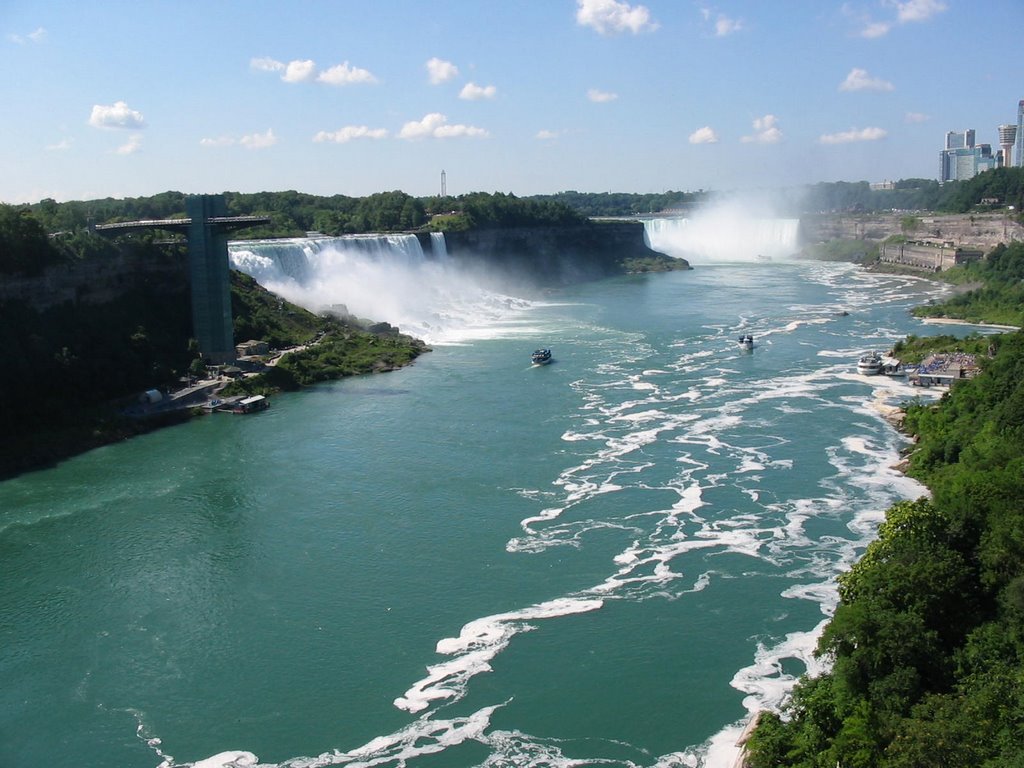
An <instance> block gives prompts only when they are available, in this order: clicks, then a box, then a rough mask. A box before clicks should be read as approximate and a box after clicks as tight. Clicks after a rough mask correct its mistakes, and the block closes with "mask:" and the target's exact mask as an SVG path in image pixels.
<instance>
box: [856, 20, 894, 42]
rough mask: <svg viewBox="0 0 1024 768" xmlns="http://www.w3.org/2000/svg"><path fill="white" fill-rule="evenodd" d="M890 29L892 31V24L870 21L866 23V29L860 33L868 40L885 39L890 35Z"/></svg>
mask: <svg viewBox="0 0 1024 768" xmlns="http://www.w3.org/2000/svg"><path fill="white" fill-rule="evenodd" d="M890 29H892V24H890V23H889V22H887V21H868V22H867V23H865V25H864V29H862V30H861V31H860V36H861V37H866V38H868V39H872V38H876V37H885V36H886V35H887V34H889V30H890Z"/></svg>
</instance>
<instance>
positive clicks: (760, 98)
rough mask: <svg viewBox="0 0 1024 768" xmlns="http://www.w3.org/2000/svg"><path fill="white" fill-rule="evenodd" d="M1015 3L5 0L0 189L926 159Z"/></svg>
mask: <svg viewBox="0 0 1024 768" xmlns="http://www.w3.org/2000/svg"><path fill="white" fill-rule="evenodd" d="M1021 30H1024V0H987V1H986V2H982V3H975V2H970V3H969V2H966V0H851V1H850V2H833V1H832V0H770V1H767V0H722V1H721V2H714V3H711V2H692V1H691V0H644V1H643V2H633V1H632V0H447V1H445V0H434V1H430V0H288V1H287V2H285V1H284V0H245V1H244V2H242V1H240V0H238V1H236V0H201V1H200V0H172V1H168V2H162V1H158V0H98V1H97V2H82V0H0V71H2V72H3V77H2V78H0V104H2V105H3V107H2V108H0V202H6V203H12V204H17V203H32V202H37V201H39V200H42V199H44V198H54V199H56V200H58V201H67V200H89V199H96V198H103V197H114V198H123V197H140V196H148V195H153V194H157V193H160V192H165V191H169V190H173V191H178V192H184V193H189V194H198V193H219V192H224V191H234V192H259V191H283V190H297V191H299V192H306V193H310V194H316V195H333V194H342V195H349V196H354V197H362V196H366V195H370V194H373V193H375V192H384V191H391V190H402V191H404V192H407V193H408V194H411V195H415V196H421V197H422V196H429V195H435V194H438V193H439V192H440V191H441V177H442V171H443V172H444V178H445V190H446V191H447V193H448V194H450V195H461V194H466V193H469V192H504V193H511V194H515V195H517V196H521V197H522V196H528V195H535V194H551V193H555V192H560V191H567V190H576V191H580V192H636V193H650V192H664V191H667V190H675V191H697V190H714V191H729V190H746V189H756V190H771V189H776V188H780V187H791V186H795V185H801V184H807V183H814V182H820V181H826V182H828V181H873V182H874V181H886V180H897V179H902V178H912V177H915V178H916V177H921V178H932V179H934V178H937V176H938V169H939V162H938V157H939V151H940V150H941V149H942V148H943V146H944V139H945V134H946V132H947V131H953V130H955V131H963V130H965V129H969V128H973V129H975V130H976V133H977V141H978V143H990V144H992V145H993V150H995V149H997V148H998V147H997V145H998V138H997V126H998V125H1000V124H1002V123H1016V116H1017V103H1018V101H1019V100H1021V99H1024V54H1022V52H1021V51H1022V49H1021V44H1020V35H1021Z"/></svg>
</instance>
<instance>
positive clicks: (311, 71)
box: [249, 57, 377, 85]
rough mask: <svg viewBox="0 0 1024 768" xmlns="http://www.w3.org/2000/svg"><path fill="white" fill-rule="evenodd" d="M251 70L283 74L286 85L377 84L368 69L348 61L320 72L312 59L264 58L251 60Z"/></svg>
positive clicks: (282, 77)
mask: <svg viewBox="0 0 1024 768" xmlns="http://www.w3.org/2000/svg"><path fill="white" fill-rule="evenodd" d="M249 68H250V69H253V70H256V71H257V72H281V73H282V74H281V79H282V80H284V81H285V82H286V83H308V82H317V83H324V84H325V85H351V84H352V83H376V82H377V78H376V77H374V76H373V73H372V72H370V71H369V70H368V69H361V68H359V67H353V66H350V65H349V63H348V62H347V61H346V62H345V63H343V64H336V65H334V66H333V67H328V68H327V69H325V70H323V71H320V70H318V69H317V66H316V62H315V61H313V60H312V59H295V60H294V61H289V62H288V63H287V64H285V63H284V62H283V61H278V60H277V59H271V58H269V57H263V58H258V59H250V60H249Z"/></svg>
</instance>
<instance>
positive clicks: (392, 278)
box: [228, 232, 526, 343]
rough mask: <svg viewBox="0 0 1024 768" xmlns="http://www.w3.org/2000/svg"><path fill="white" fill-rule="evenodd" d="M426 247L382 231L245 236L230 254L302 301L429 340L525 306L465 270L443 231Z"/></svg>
mask: <svg viewBox="0 0 1024 768" xmlns="http://www.w3.org/2000/svg"><path fill="white" fill-rule="evenodd" d="M429 245H430V247H429V252H425V251H424V248H423V245H422V243H421V241H420V239H419V238H417V237H416V236H415V235H384V234H380V235H347V236H344V237H299V238H289V239H279V240H244V241H235V242H232V243H229V244H228V256H229V258H230V259H231V266H232V267H233V268H234V269H237V270H239V271H240V272H245V273H246V274H248V275H251V276H252V277H253V278H255V279H256V281H257V282H258V283H260V285H262V286H263V287H264V288H266V289H267V290H269V291H272V292H273V293H276V294H278V295H280V296H283V297H284V298H286V299H288V300H289V301H291V302H293V303H295V304H298V305H299V306H302V307H305V308H307V309H309V310H312V311H314V312H322V311H328V310H333V311H336V312H342V313H349V314H352V315H355V316H356V317H359V318H364V319H368V320H373V321H385V322H388V323H391V324H392V325H396V326H398V327H399V328H400V329H401V331H402V332H403V333H408V334H410V335H412V336H415V337H417V338H420V339H423V340H425V341H427V342H428V343H446V342H458V341H461V340H464V339H465V338H466V336H467V334H468V333H469V331H470V329H477V328H479V326H481V325H482V324H487V323H494V321H495V320H501V319H502V318H503V317H505V316H507V315H509V314H511V313H514V312H515V311H518V310H521V309H523V308H524V307H525V304H526V302H517V300H515V299H510V298H509V297H507V296H499V295H497V294H494V293H493V292H490V291H488V290H486V289H484V288H483V287H481V286H480V285H479V284H477V283H476V282H474V280H473V279H472V278H471V277H469V276H467V275H466V274H465V273H464V272H461V271H460V270H459V269H458V268H457V266H456V265H455V264H454V263H453V262H452V261H451V260H450V259H449V257H448V252H447V247H446V243H445V239H444V234H443V233H440V232H436V233H432V234H431V236H430V240H429ZM473 335H479V334H478V333H476V334H473Z"/></svg>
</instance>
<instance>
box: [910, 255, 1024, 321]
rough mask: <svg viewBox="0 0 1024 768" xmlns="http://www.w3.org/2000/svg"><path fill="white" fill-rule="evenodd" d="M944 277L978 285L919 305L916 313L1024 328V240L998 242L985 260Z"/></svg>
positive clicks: (958, 268) (923, 315) (955, 270)
mask: <svg viewBox="0 0 1024 768" xmlns="http://www.w3.org/2000/svg"><path fill="white" fill-rule="evenodd" d="M942 279H943V280H947V281H949V282H952V283H956V284H960V285H966V286H975V287H973V288H972V289H971V290H968V291H965V292H962V293H960V294H958V295H956V296H953V297H952V298H950V299H949V300H948V301H945V302H942V303H941V304H928V305H925V306H921V307H917V308H915V310H914V314H915V315H917V316H918V317H954V318H960V319H963V320H969V321H971V322H975V323H981V322H985V323H996V324H999V325H1014V326H1017V327H1024V243H1019V242H1017V243H1011V244H1010V245H1005V244H1000V245H997V246H996V247H995V248H993V249H992V251H990V252H989V253H988V254H987V255H986V257H985V258H984V259H981V260H980V261H976V262H971V263H968V264H965V265H962V266H958V267H953V268H952V269H950V270H948V271H946V272H944V273H942Z"/></svg>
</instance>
